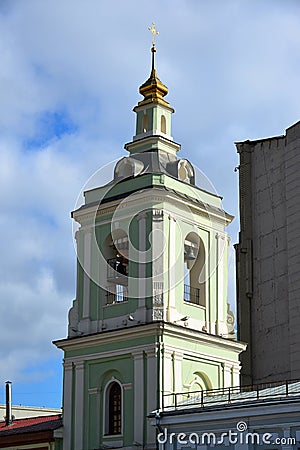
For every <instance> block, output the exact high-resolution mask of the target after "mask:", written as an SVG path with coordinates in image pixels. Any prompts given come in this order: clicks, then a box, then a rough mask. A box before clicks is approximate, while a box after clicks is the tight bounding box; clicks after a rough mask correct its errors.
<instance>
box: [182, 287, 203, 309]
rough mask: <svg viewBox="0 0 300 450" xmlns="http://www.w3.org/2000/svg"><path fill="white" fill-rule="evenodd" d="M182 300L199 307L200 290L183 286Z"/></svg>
mask: <svg viewBox="0 0 300 450" xmlns="http://www.w3.org/2000/svg"><path fill="white" fill-rule="evenodd" d="M183 299H184V301H185V302H189V303H194V304H195V305H201V297H200V289H199V288H194V287H191V286H190V285H188V284H185V285H184V289H183Z"/></svg>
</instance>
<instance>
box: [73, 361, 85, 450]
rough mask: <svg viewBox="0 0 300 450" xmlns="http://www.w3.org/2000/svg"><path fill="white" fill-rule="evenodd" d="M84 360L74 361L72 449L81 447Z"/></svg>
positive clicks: (77, 449)
mask: <svg viewBox="0 0 300 450" xmlns="http://www.w3.org/2000/svg"><path fill="white" fill-rule="evenodd" d="M83 409H84V361H79V362H77V363H75V411H74V412H75V430H74V431H75V435H74V442H75V447H74V450H82V448H83V443H82V440H83Z"/></svg>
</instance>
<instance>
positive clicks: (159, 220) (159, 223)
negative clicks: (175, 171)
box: [151, 209, 165, 320]
mask: <svg viewBox="0 0 300 450" xmlns="http://www.w3.org/2000/svg"><path fill="white" fill-rule="evenodd" d="M152 214H153V216H152V217H153V219H152V249H151V250H152V258H151V260H152V297H153V316H152V317H153V319H154V320H164V317H165V314H164V313H165V311H164V250H165V249H164V247H165V237H164V229H163V227H164V212H163V210H161V209H154V210H153V213H152Z"/></svg>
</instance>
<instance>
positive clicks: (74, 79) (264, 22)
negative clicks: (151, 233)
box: [0, 0, 300, 407]
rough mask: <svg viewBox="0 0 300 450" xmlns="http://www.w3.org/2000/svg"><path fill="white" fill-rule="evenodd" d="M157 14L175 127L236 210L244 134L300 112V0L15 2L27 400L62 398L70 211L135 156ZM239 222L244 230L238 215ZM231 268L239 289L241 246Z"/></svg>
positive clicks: (10, 60) (5, 200) (8, 316)
mask: <svg viewBox="0 0 300 450" xmlns="http://www.w3.org/2000/svg"><path fill="white" fill-rule="evenodd" d="M147 11H149V14H152V15H148V13H146V12H147ZM152 21H155V22H156V25H157V28H158V30H159V32H160V34H159V36H158V38H157V70H158V75H159V77H160V79H161V80H162V81H163V82H164V83H165V84H166V85H167V86H168V88H169V95H168V97H167V100H168V101H169V102H170V103H171V105H172V106H173V107H174V108H175V110H176V113H175V115H174V116H173V127H172V128H173V132H172V134H173V137H174V139H175V141H177V142H180V143H181V144H182V150H181V156H182V157H186V158H188V159H190V160H191V161H192V162H193V163H194V164H195V165H196V166H197V167H199V168H200V169H201V170H202V171H203V172H204V173H205V174H206V175H207V176H208V178H209V179H210V180H211V182H212V183H213V185H214V186H215V188H216V190H217V191H218V193H219V194H220V195H222V196H224V207H225V209H226V210H227V211H228V212H229V213H231V214H234V215H235V216H237V215H238V193H237V182H238V178H237V177H238V174H237V173H235V172H234V170H233V169H234V167H235V166H237V165H238V157H237V154H236V150H235V147H234V144H233V143H234V141H239V140H246V139H256V138H262V137H267V136H272V135H278V134H282V133H284V130H285V128H287V127H288V126H290V125H291V124H293V123H295V122H297V121H298V120H299V119H300V90H299V74H300V56H299V48H300V3H299V1H298V0H284V1H282V0H281V1H276V0H226V1H224V0H210V1H207V0H205V1H204V0H180V1H179V0H173V1H171V0H152V2H151V8H149V2H145V1H144V0H128V1H127V2H124V1H121V0H119V1H118V0H112V1H106V0H103V1H99V0H89V1H84V0H72V1H71V0H61V1H60V2H55V4H54V3H53V1H50V0H43V2H41V1H39V0H26V2H25V1H22V0H19V1H14V0H10V1H2V2H1V3H0V56H1V65H0V98H1V108H0V187H1V189H0V199H1V212H0V227H1V249H2V258H1V261H0V274H1V276H0V334H1V342H2V345H1V349H0V356H1V371H0V402H3V393H4V385H3V383H4V381H5V380H7V379H9V380H11V381H12V382H13V401H14V403H16V404H26V405H38V406H49V407H50V406H53V407H56V406H57V407H59V406H60V405H61V359H62V354H61V352H60V351H58V350H57V349H56V348H55V347H54V346H53V345H52V343H51V341H52V340H55V339H59V338H63V337H65V336H66V328H67V312H68V309H69V307H70V306H71V302H72V300H73V298H74V292H75V253H74V248H73V238H72V223H71V219H70V211H71V210H72V209H73V208H74V205H75V202H76V199H77V196H78V194H79V192H80V190H81V188H82V186H83V185H84V183H85V182H86V180H87V179H88V178H89V177H90V176H91V175H92V174H93V173H94V172H95V171H96V170H97V169H98V168H99V167H102V166H103V165H104V164H107V163H109V162H110V161H111V160H114V159H116V158H121V157H122V156H124V155H125V151H124V149H123V145H124V143H125V142H128V141H129V140H131V138H132V135H133V134H134V125H135V123H134V121H135V117H134V113H133V112H132V108H133V106H134V105H136V103H137V101H138V100H139V99H140V96H139V94H138V87H139V85H140V84H141V83H142V82H144V81H145V80H146V78H147V77H148V75H149V70H150V51H149V50H150V45H151V36H150V33H149V31H148V30H147V27H148V26H149V25H151V22H152ZM229 232H230V235H231V237H232V242H233V243H234V242H236V241H237V232H238V220H237V219H236V220H235V221H234V223H233V224H232V225H231V226H230V228H229ZM229 267H230V282H229V298H230V300H231V301H234V259H233V251H231V257H230V265H229ZM1 383H2V385H3V389H1Z"/></svg>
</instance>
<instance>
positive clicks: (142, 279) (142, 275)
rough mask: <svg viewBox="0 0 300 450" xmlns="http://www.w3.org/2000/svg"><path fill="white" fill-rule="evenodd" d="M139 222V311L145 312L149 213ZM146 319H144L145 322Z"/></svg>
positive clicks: (141, 215)
mask: <svg viewBox="0 0 300 450" xmlns="http://www.w3.org/2000/svg"><path fill="white" fill-rule="evenodd" d="M138 221H139V253H138V254H139V257H138V259H139V261H138V262H139V263H140V264H139V292H138V296H139V299H138V301H139V306H138V308H139V309H142V310H145V307H146V296H147V293H146V265H145V263H146V222H147V213H146V212H145V211H143V212H141V213H140V214H139V215H138ZM142 314H143V316H145V311H143V313H142ZM145 319H146V317H143V321H145Z"/></svg>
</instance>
